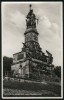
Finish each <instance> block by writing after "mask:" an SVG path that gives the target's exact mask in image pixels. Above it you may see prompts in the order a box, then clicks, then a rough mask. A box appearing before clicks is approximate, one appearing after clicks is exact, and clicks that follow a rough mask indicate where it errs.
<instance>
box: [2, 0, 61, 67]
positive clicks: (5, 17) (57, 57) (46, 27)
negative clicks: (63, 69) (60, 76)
mask: <svg viewBox="0 0 64 100" xmlns="http://www.w3.org/2000/svg"><path fill="white" fill-rule="evenodd" d="M29 4H32V9H33V11H34V13H35V15H36V17H37V18H38V19H39V21H38V25H37V31H38V32H39V36H38V41H39V44H40V47H41V48H42V51H43V52H44V53H45V54H46V50H48V51H49V52H50V53H52V56H53V64H54V65H56V66H57V65H58V66H60V65H61V62H62V42H63V41H62V34H63V33H62V2H41V3H36V2H35V3H31V2H30V3H26V2H25V3H19V2H18V3H15V2H14V3H13V2H9V3H7V2H6V3H4V2H3V3H2V5H1V7H2V55H3V56H8V57H13V54H14V53H17V52H20V51H21V50H22V47H23V44H22V42H24V40H25V38H24V32H25V30H26V15H27V14H28V12H29Z"/></svg>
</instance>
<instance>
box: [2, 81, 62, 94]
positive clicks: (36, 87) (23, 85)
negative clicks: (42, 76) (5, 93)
mask: <svg viewBox="0 0 64 100" xmlns="http://www.w3.org/2000/svg"><path fill="white" fill-rule="evenodd" d="M3 88H4V89H5V88H8V89H14V90H15V89H17V90H21V91H22V90H25V91H35V92H39V91H40V92H42V94H41V95H42V96H45V93H46V92H45V91H48V93H49V94H48V95H49V96H50V95H52V93H54V94H57V96H61V86H60V85H58V84H55V83H47V84H42V83H29V82H15V81H10V80H9V81H4V82H3ZM43 91H44V92H43ZM48 95H47V93H46V96H48Z"/></svg>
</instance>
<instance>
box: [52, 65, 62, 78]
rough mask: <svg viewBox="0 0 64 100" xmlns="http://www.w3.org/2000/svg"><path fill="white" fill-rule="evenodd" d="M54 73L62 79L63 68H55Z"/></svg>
mask: <svg viewBox="0 0 64 100" xmlns="http://www.w3.org/2000/svg"><path fill="white" fill-rule="evenodd" d="M54 72H55V74H56V75H57V76H58V77H60V78H61V66H56V68H54Z"/></svg>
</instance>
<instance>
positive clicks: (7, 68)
mask: <svg viewBox="0 0 64 100" xmlns="http://www.w3.org/2000/svg"><path fill="white" fill-rule="evenodd" d="M12 62H13V59H12V58H10V57H6V56H4V57H3V74H5V72H7V71H11V64H12Z"/></svg>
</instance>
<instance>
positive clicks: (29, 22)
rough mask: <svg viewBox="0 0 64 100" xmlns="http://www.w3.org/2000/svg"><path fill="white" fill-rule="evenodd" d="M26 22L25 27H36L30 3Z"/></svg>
mask: <svg viewBox="0 0 64 100" xmlns="http://www.w3.org/2000/svg"><path fill="white" fill-rule="evenodd" d="M26 18H27V19H26V23H27V28H30V27H32V28H36V16H35V14H34V13H33V10H32V9H31V5H30V11H29V13H28V15H27V17H26Z"/></svg>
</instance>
